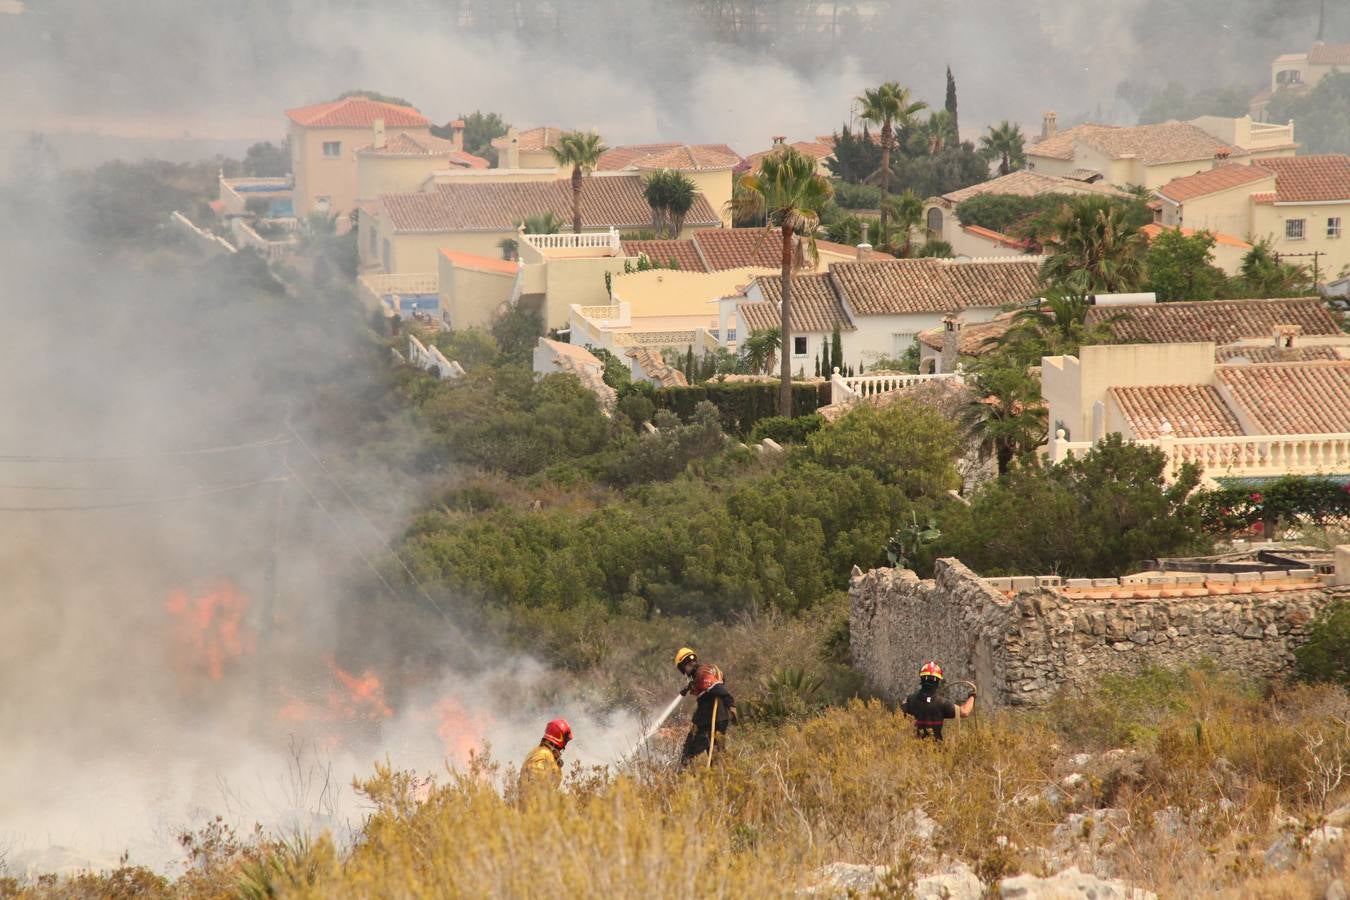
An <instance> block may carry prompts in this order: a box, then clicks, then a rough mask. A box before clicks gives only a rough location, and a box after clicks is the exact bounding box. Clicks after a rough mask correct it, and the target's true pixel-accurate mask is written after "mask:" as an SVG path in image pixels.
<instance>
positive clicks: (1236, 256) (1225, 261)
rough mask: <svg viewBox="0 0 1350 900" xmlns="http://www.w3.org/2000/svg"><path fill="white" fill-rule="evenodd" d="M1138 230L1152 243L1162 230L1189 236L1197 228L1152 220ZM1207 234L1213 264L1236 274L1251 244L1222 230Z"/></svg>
mask: <svg viewBox="0 0 1350 900" xmlns="http://www.w3.org/2000/svg"><path fill="white" fill-rule="evenodd" d="M1139 230H1140V231H1141V232H1143V234H1144V237H1145V239H1147V240H1148V241H1149V242H1150V243H1152V241H1153V239H1154V238H1156V237H1157V236H1158V235H1160V234H1162V233H1163V232H1164V231H1180V232H1181V233H1182V235H1183V236H1185V237H1191V236H1193V235H1194V234H1195V233H1196V230H1197V229H1194V228H1180V227H1171V228H1169V227H1168V226H1166V225H1159V224H1157V223H1156V222H1153V223H1150V224H1148V225H1145V226H1144V227H1143V228H1140V229H1139ZM1200 230H1207V229H1200ZM1209 235H1210V237H1212V238H1214V247H1213V249H1212V250H1211V251H1210V253H1211V254H1212V255H1213V257H1214V259H1213V260H1212V262H1213V264H1214V265H1215V266H1216V267H1218V268H1220V269H1222V270H1223V271H1224V272H1225V273H1226V274H1228V275H1237V274H1238V273H1239V272H1240V271H1241V270H1242V259H1243V257H1245V256H1246V255H1247V254H1248V253H1250V252H1251V250H1252V245H1251V244H1250V243H1248V242H1247V241H1244V240H1243V239H1242V238H1240V237H1235V236H1234V235H1231V234H1225V233H1224V232H1222V231H1210V232H1209Z"/></svg>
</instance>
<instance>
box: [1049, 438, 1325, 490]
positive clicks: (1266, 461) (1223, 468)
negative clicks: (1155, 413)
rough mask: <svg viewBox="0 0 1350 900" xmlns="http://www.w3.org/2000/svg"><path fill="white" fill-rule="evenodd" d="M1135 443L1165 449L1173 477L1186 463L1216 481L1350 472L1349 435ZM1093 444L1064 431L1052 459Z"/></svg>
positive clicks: (1053, 445) (1055, 441)
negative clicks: (1073, 439) (1067, 437)
mask: <svg viewBox="0 0 1350 900" xmlns="http://www.w3.org/2000/svg"><path fill="white" fill-rule="evenodd" d="M1134 443H1136V444H1142V445H1144V446H1149V447H1157V448H1158V449H1160V450H1162V451H1163V454H1164V455H1165V456H1166V457H1167V469H1166V475H1167V477H1168V479H1174V478H1175V477H1176V475H1177V473H1178V472H1179V471H1180V470H1181V467H1182V466H1183V465H1185V464H1186V463H1195V464H1196V465H1198V466H1201V467H1202V468H1203V469H1204V474H1205V477H1206V478H1211V479H1213V478H1225V477H1227V478H1254V477H1262V476H1279V475H1343V474H1346V473H1350V434H1347V433H1342V434H1260V435H1240V436H1238V437H1186V438H1178V437H1161V438H1152V439H1147V440H1138V441H1135V442H1134ZM1092 447H1093V442H1092V441H1068V440H1065V439H1064V431H1063V429H1060V430H1059V431H1058V432H1057V433H1056V434H1055V437H1054V438H1053V439H1051V441H1050V447H1049V451H1050V461H1051V462H1060V461H1061V460H1064V459H1069V458H1070V457H1073V456H1076V455H1078V454H1080V453H1086V452H1087V451H1089V450H1091V449H1092Z"/></svg>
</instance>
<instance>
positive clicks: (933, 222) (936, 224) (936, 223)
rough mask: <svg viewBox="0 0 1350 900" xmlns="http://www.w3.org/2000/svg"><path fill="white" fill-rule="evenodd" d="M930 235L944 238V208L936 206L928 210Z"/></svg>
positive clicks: (931, 237) (932, 237)
mask: <svg viewBox="0 0 1350 900" xmlns="http://www.w3.org/2000/svg"><path fill="white" fill-rule="evenodd" d="M928 237H929V238H930V239H935V240H942V210H940V209H938V208H937V207H936V206H934V207H933V208H931V209H929V210H928Z"/></svg>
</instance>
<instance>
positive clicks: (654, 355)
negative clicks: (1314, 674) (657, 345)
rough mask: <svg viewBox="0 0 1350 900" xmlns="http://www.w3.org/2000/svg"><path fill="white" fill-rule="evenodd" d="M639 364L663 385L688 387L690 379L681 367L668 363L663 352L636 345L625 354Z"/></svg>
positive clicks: (645, 372)
mask: <svg viewBox="0 0 1350 900" xmlns="http://www.w3.org/2000/svg"><path fill="white" fill-rule="evenodd" d="M624 356H627V357H628V358H629V359H631V360H633V361H635V362H636V363H637V364H638V368H640V369H642V371H643V373H644V374H645V375H646V376H647V377H648V378H653V379H655V380H656V382H657V383H658V384H660V385H661V387H688V385H689V381H688V380H687V379H686V378H685V377H684V373H683V372H681V371H680V370H679V369H676V368H674V367H672V366H669V365H667V364H666V361H665V360H664V359H662V357H661V354H660V352H659V351H657V350H653V349H652V348H651V347H634V348H633V349H632V350H629V351H628V352H627V353H625V354H624Z"/></svg>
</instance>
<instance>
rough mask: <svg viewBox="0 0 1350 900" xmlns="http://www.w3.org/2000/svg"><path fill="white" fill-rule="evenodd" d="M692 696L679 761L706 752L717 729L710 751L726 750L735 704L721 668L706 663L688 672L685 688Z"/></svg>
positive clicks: (686, 760)
mask: <svg viewBox="0 0 1350 900" xmlns="http://www.w3.org/2000/svg"><path fill="white" fill-rule="evenodd" d="M686 690H687V692H688V693H691V694H693V695H694V697H695V698H696V700H697V702H696V704H695V705H694V715H693V717H692V718H691V719H690V723H689V734H688V735H686V736H685V739H684V748H683V749H682V751H681V753H680V761H681V762H682V763H684V764H686V765H687V764H688V763H690V762H691V761H693V760H694V759H697V758H699V757H702V756H703V755H704V754H706V753H707V752H708V749H709V745H710V744H712V741H711V740H710V738H711V735H712V733H713V729H714V728H716V730H717V742H716V744H715V745H713V747H714V748H715V749H714V754H716V753H717V752H718V751H721V750H724V749H726V740H727V739H726V734H727V725H728V724H729V723H730V722H731V713H732V710H733V709H734V708H735V706H736V698H735V697H733V696H731V691H729V690H727V686H726V682H725V681H724V680H723V678H722V670H721V669H719V668H717V666H714V665H710V664H708V663H699V664H698V666H697V667H695V669H694V671H693V672H691V673H690V675H689V686H688V688H687V689H686ZM714 706H716V707H717V721H716V723H714V722H713V707H714Z"/></svg>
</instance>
